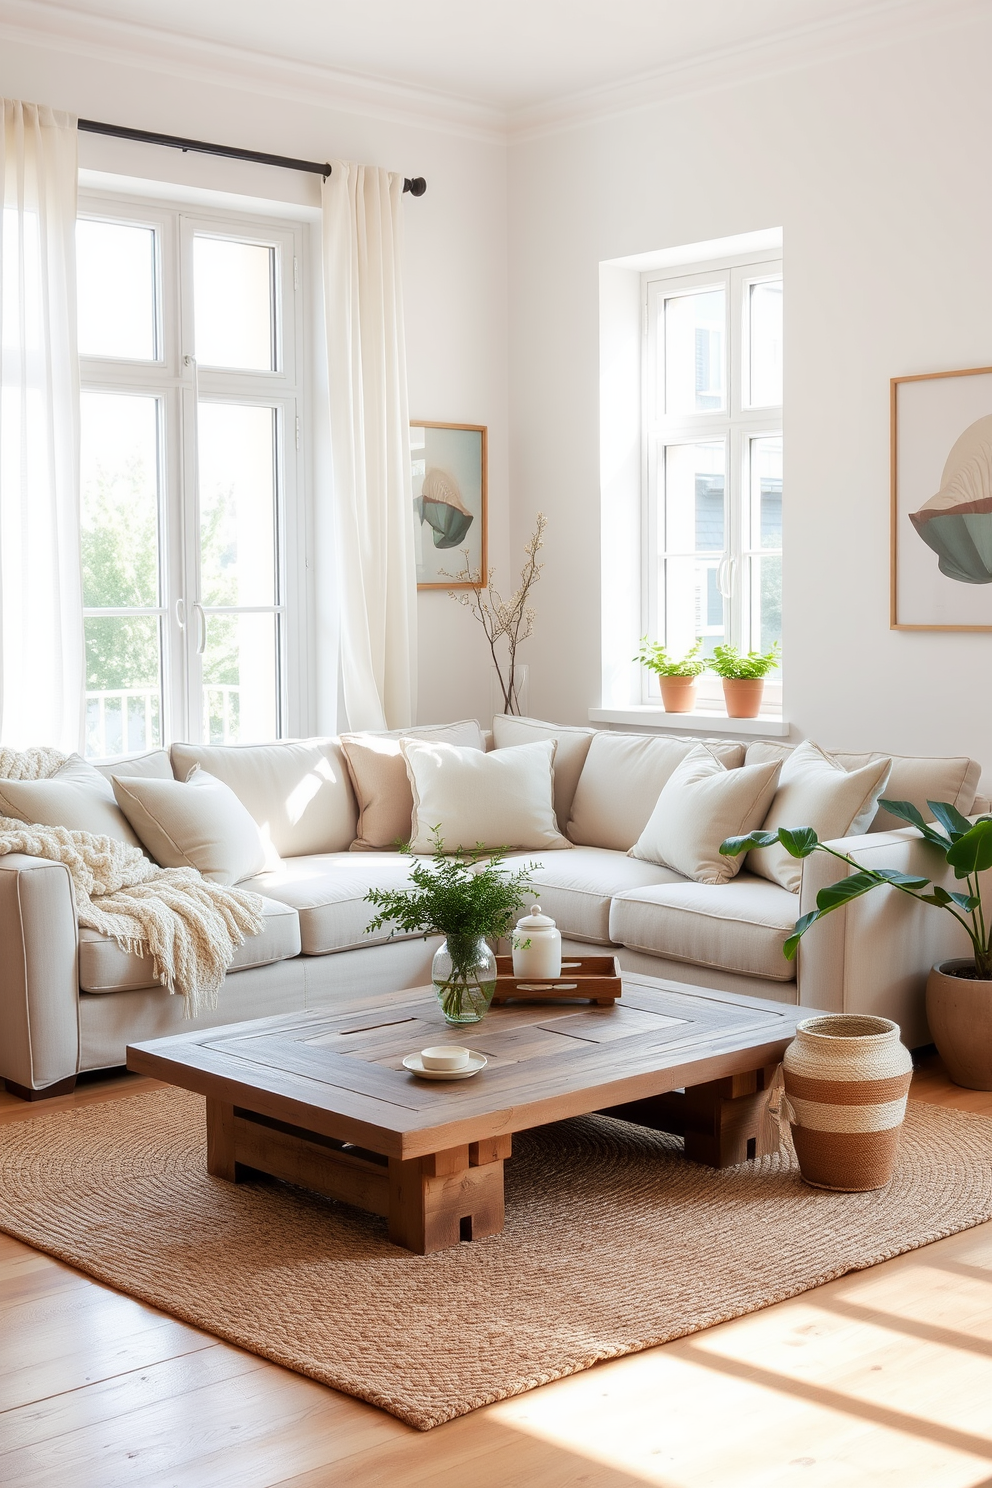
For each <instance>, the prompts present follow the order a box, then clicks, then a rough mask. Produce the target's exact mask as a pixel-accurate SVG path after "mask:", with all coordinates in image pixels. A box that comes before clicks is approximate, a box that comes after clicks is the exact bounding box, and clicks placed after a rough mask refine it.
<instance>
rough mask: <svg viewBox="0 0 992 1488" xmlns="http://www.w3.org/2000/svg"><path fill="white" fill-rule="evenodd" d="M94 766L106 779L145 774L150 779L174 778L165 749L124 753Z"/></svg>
mask: <svg viewBox="0 0 992 1488" xmlns="http://www.w3.org/2000/svg"><path fill="white" fill-rule="evenodd" d="M95 768H96V769H97V770H99V771H100V774H101V775H103V776H104V777H105V779H107V780H109V779H110V778H111V776H113V775H147V776H150V777H151V779H152V780H174V779H175V776H174V775H173V773H172V761H171V760H170V758H169V751H168V750H167V749H151V750H149V751H148V753H147V754H126V755H124V756H123V758H121V759H118V760H102V761H101V762H100V764H98V765H96V766H95Z"/></svg>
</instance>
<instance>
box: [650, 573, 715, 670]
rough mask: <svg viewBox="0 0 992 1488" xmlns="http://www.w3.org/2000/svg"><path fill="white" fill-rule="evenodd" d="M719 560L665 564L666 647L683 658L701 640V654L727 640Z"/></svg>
mask: <svg viewBox="0 0 992 1488" xmlns="http://www.w3.org/2000/svg"><path fill="white" fill-rule="evenodd" d="M719 578H720V560H719V559H718V558H709V559H707V558H668V559H666V560H665V562H664V585H665V644H666V646H667V647H668V649H669V650H670V651H671V652H672V653H673V654H674V655H675V656H684V655H685V653H686V652H687V651H688V650H689V648H690V647H691V646H693V645H695V642H696V639H697V637H698V636H702V637H703V654H704V655H705V656H712V654H713V647H714V646H719V645H720V644H721V642H722V641H723V640H724V639H725V638H726V632H727V626H726V602H725V600H724V598H723V595H722V594H721V593H720V585H719Z"/></svg>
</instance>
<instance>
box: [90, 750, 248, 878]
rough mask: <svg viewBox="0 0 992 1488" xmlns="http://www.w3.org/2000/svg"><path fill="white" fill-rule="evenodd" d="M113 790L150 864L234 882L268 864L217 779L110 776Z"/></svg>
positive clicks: (200, 773) (198, 773)
mask: <svg viewBox="0 0 992 1488" xmlns="http://www.w3.org/2000/svg"><path fill="white" fill-rule="evenodd" d="M113 785H114V794H115V796H116V797H117V800H118V803H119V805H120V808H121V810H122V811H123V812H124V814H125V816H126V817H127V819H128V821H129V822H130V823H131V825H132V827H133V828H134V830H135V831H136V832H137V834H138V836H139V837H140V838H141V840H142V842H143V843H144V845H145V847H147V849H148V851H149V852H150V853H151V855H152V857H153V858H154V859H155V861H156V863H158V864H160V865H161V867H163V868H195V869H196V870H197V871H198V872H199V873H202V874H203V877H204V878H209V879H210V880H211V881H212V882H213V883H219V884H234V883H240V882H241V880H242V879H244V878H251V877H252V876H253V875H254V874H256V873H261V871H262V869H263V868H265V867H267V866H268V865H269V861H270V856H271V855H270V853H269V854H267V851H266V843H265V841H264V840H263V838H262V834H261V832H260V831H259V829H258V826H257V825H256V823H255V821H254V819H253V818H252V816H251V815H250V813H249V812H248V811H247V809H246V808H245V807H244V806H242V804H241V802H240V801H239V800H238V798H237V796H236V795H235V794H234V792H233V791H232V790H231V789H230V787H229V786H226V785H225V784H224V782H223V781H222V780H215V779H214V777H213V776H212V775H208V774H207V772H206V771H205V770H199V769H197V770H194V771H193V773H192V774H191V776H190V778H189V779H188V780H152V779H148V778H144V779H142V778H141V777H135V776H115V777H114V781H113Z"/></svg>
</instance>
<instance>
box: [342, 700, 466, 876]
mask: <svg viewBox="0 0 992 1488" xmlns="http://www.w3.org/2000/svg"><path fill="white" fill-rule="evenodd" d="M401 739H432V740H435V741H436V742H437V743H440V744H454V745H455V746H456V748H459V749H478V750H481V751H483V752H485V748H486V741H485V739H484V738H483V737H482V730H481V728H480V727H479V725H478V723H477V722H476V720H475V719H474V718H467V719H464V720H463V721H462V722H460V723H445V724H438V725H437V726H436V727H431V728H411V729H406V730H403V731H401V732H399V733H387V734H342V735H341V748H342V749H343V750H344V756H345V759H346V760H347V762H348V772H349V774H350V775H351V783H352V785H353V786H354V788H355V796H356V798H357V801H358V828H357V835H356V837H355V840H354V842H353V843H352V844H351V850H352V852H370V851H374V850H375V849H378V848H393V849H395V847H396V844H397V843H398V842H409V841H410V834H411V831H412V830H413V826H412V823H413V792H412V791H411V789H410V781H409V777H408V776H407V773H406V760H405V759H404V758H403V751H402V750H401V749H400V740H401Z"/></svg>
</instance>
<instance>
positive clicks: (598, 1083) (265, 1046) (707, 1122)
mask: <svg viewBox="0 0 992 1488" xmlns="http://www.w3.org/2000/svg"><path fill="white" fill-rule="evenodd" d="M815 1012H816V1009H811V1008H796V1007H791V1006H786V1005H785V1004H782V1003H777V1002H766V1001H763V1000H758V999H757V998H750V997H738V996H734V995H733V994H731V993H729V992H715V991H709V990H707V989H705V988H701V987H699V988H696V987H694V988H692V989H690V988H688V987H685V986H682V985H680V984H678V983H675V982H661V981H657V980H655V979H653V978H648V977H640V976H625V977H624V991H623V1000H622V1001H621V1002H618V1003H616V1004H615V1005H614V1006H612V1007H587V1006H579V1005H576V1004H574V1003H573V1004H570V1005H564V1004H560V1003H559V1004H556V1005H553V1006H547V1005H544V1006H541V1005H535V1004H525V1003H514V1004H511V1005H509V1006H507V1007H500V1008H494V1009H493V1010H492V1011H491V1012H490V1013H489V1015H488V1016H487V1017H486V1019H485V1020H484V1021H483V1022H482V1023H479V1024H475V1025H473V1026H472V1027H470V1028H466V1029H462V1030H458V1029H450V1028H447V1027H446V1025H445V1023H444V1020H443V1018H442V1016H441V1012H440V1009H439V1008H438V1005H437V1000H436V998H435V996H434V992H433V989H431V988H418V989H416V990H414V991H405V992H394V993H391V994H388V995H386V996H382V995H380V996H377V997H366V998H355V997H351V998H348V997H342V999H341V1001H340V1002H339V1003H338V1004H336V1005H335V1006H334V1008H333V1009H324V1010H321V1011H319V1012H311V1013H292V1014H289V1015H286V1016H281V1017H276V1018H262V1019H259V1020H257V1021H255V1022H251V1023H239V1024H234V1025H232V1026H229V1027H222V1028H212V1029H204V1030H201V1031H198V1032H196V1033H186V1034H180V1035H178V1036H176V1037H174V1038H164V1039H155V1040H153V1041H152V1042H149V1043H143V1044H134V1045H132V1046H131V1047H130V1048H129V1049H128V1068H129V1069H132V1070H136V1071H138V1072H139V1073H141V1074H144V1075H153V1076H155V1078H157V1079H159V1080H165V1081H168V1082H169V1083H170V1084H173V1085H181V1086H183V1087H184V1088H185V1089H187V1090H193V1091H197V1092H199V1093H200V1094H201V1095H203V1096H205V1097H206V1102H207V1169H208V1171H209V1172H210V1173H212V1174H214V1175H215V1176H216V1177H219V1178H226V1179H229V1180H230V1181H231V1182H235V1183H236V1182H237V1181H238V1180H239V1178H241V1177H246V1176H248V1175H249V1173H250V1171H251V1170H257V1171H261V1172H263V1173H268V1174H271V1175H273V1176H275V1177H276V1178H281V1179H284V1180H286V1181H288V1182H290V1183H295V1184H298V1185H300V1186H301V1187H304V1188H310V1189H314V1190H316V1191H317V1192H318V1193H322V1194H327V1195H329V1196H330V1197H332V1198H335V1199H343V1200H344V1201H345V1202H347V1203H349V1204H356V1205H358V1207H360V1208H362V1209H369V1210H371V1211H372V1213H374V1214H381V1215H384V1216H385V1217H386V1218H387V1220H388V1224H389V1236H390V1239H391V1240H393V1241H395V1243H396V1244H397V1245H403V1246H406V1248H407V1249H408V1250H413V1251H416V1252H418V1253H419V1254H421V1255H426V1254H428V1253H429V1252H431V1251H435V1250H443V1249H445V1248H446V1247H447V1246H449V1245H454V1244H457V1242H458V1241H459V1240H476V1239H481V1238H482V1237H483V1236H484V1235H495V1234H498V1233H499V1231H500V1230H501V1229H502V1228H503V1163H504V1160H505V1159H506V1158H508V1157H509V1156H510V1150H511V1140H512V1136H513V1133H514V1132H516V1131H526V1130H528V1129H529V1128H530V1127H535V1126H544V1125H546V1124H547V1123H548V1122H551V1121H560V1120H562V1119H563V1118H564V1117H567V1116H578V1115H584V1114H586V1113H588V1112H591V1111H600V1112H606V1113H607V1114H609V1115H611V1116H619V1117H622V1118H623V1119H625V1120H629V1121H635V1122H638V1123H640V1124H641V1125H643V1126H650V1127H654V1128H656V1129H660V1130H662V1131H670V1132H676V1133H678V1134H679V1135H681V1136H683V1137H684V1138H685V1151H686V1156H687V1157H689V1158H692V1159H694V1160H695V1161H697V1162H704V1163H709V1164H711V1165H712V1166H714V1167H726V1166H729V1165H731V1164H734V1163H739V1162H744V1161H746V1160H747V1159H748V1158H753V1157H758V1156H762V1155H763V1154H765V1153H767V1152H771V1151H773V1150H774V1149H775V1147H776V1146H777V1144H778V1134H777V1131H775V1130H774V1129H773V1128H772V1126H771V1123H770V1122H769V1121H768V1120H767V1117H766V1114H765V1106H766V1102H767V1089H768V1085H769V1082H770V1079H771V1076H772V1075H773V1073H774V1070H775V1067H776V1065H777V1064H778V1061H779V1060H780V1059H781V1057H782V1054H783V1052H784V1050H785V1048H786V1045H787V1044H788V1043H789V1041H790V1040H791V1038H792V1037H793V1034H794V1032H795V1027H796V1023H797V1021H798V1020H799V1018H800V1017H809V1016H811V1015H813V1014H815ZM445 1042H449V1043H456V1044H458V1043H460V1044H467V1045H468V1046H469V1047H470V1048H472V1049H476V1050H478V1051H480V1052H481V1053H483V1054H485V1055H486V1057H487V1058H488V1060H489V1064H488V1067H487V1068H486V1069H484V1070H482V1071H481V1073H479V1074H478V1075H475V1076H473V1077H472V1078H471V1079H468V1080H455V1081H445V1082H427V1081H425V1080H421V1079H418V1078H417V1077H416V1076H414V1075H411V1074H408V1073H407V1071H406V1070H404V1069H403V1067H402V1063H401V1061H402V1059H403V1056H404V1055H405V1054H409V1053H412V1052H414V1051H416V1050H419V1049H422V1048H424V1047H426V1046H428V1045H431V1044H438V1043H445Z"/></svg>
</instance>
